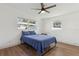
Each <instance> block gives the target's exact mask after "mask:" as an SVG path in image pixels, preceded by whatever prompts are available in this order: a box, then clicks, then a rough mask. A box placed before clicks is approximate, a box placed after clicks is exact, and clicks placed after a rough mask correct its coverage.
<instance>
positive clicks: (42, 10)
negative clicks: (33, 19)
mask: <svg viewBox="0 0 79 59" xmlns="http://www.w3.org/2000/svg"><path fill="white" fill-rule="evenodd" d="M40 4H41V9H35V10H40V12H38V14H40V13H43V12H47V13H49V11H47V9H50V8H53V7H56V4H54V5H51V6H48V7H45V5H44V3H40Z"/></svg>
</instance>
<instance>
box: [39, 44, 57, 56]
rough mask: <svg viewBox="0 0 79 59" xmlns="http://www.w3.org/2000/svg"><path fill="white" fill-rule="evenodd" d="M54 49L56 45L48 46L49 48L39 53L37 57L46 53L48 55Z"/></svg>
mask: <svg viewBox="0 0 79 59" xmlns="http://www.w3.org/2000/svg"><path fill="white" fill-rule="evenodd" d="M55 47H56V43H52V44H50V46H49V47H48V48H46V49H45V51H44V52H43V53H41V54H40V55H39V56H44V55H45V54H46V53H48V52H49V51H50V50H52V49H53V48H55Z"/></svg>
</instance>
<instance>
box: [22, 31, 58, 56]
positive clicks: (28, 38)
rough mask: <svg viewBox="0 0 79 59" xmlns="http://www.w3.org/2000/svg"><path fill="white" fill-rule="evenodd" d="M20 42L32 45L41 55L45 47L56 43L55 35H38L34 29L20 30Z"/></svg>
mask: <svg viewBox="0 0 79 59" xmlns="http://www.w3.org/2000/svg"><path fill="white" fill-rule="evenodd" d="M21 42H23V43H27V44H28V45H30V46H32V47H33V48H34V49H35V50H36V51H37V53H38V55H42V54H43V52H44V51H45V49H46V48H48V47H49V46H50V44H52V43H55V45H56V43H57V41H56V37H53V36H49V35H39V34H36V33H35V32H34V31H22V36H21Z"/></svg>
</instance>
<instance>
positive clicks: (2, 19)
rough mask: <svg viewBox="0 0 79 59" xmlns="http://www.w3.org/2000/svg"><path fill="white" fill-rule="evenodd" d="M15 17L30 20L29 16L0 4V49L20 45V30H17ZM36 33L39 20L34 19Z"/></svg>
mask: <svg viewBox="0 0 79 59" xmlns="http://www.w3.org/2000/svg"><path fill="white" fill-rule="evenodd" d="M17 17H24V18H30V15H28V14H27V13H24V12H23V11H19V10H17V9H16V8H11V7H9V6H6V5H5V4H0V49H2V48H7V47H11V46H15V45H18V44H20V37H21V30H18V28H17V20H16V19H17ZM31 19H32V18H31ZM35 20H36V21H37V22H36V26H37V30H36V31H37V33H39V32H40V28H39V27H40V25H39V24H40V20H38V18H37V19H35Z"/></svg>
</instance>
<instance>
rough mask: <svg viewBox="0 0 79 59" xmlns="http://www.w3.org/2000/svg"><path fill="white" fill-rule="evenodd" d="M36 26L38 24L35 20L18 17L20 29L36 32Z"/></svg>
mask: <svg viewBox="0 0 79 59" xmlns="http://www.w3.org/2000/svg"><path fill="white" fill-rule="evenodd" d="M35 24H36V22H35V21H33V20H30V19H25V18H21V17H17V25H18V29H22V30H34V29H35V28H36V26H35Z"/></svg>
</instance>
